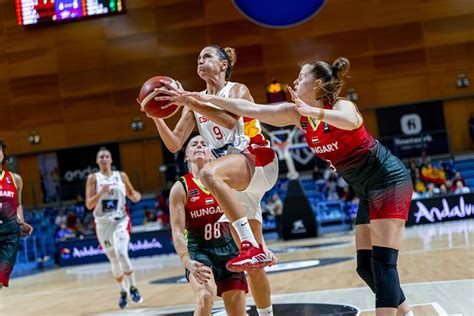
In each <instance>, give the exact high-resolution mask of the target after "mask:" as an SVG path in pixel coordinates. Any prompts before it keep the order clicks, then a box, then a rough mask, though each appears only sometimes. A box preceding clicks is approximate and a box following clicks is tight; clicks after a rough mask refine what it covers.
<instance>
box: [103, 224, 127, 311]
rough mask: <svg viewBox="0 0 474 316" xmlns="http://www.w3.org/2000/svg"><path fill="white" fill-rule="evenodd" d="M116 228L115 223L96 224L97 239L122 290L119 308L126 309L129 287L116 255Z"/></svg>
mask: <svg viewBox="0 0 474 316" xmlns="http://www.w3.org/2000/svg"><path fill="white" fill-rule="evenodd" d="M115 228H116V224H115V223H109V222H105V221H104V222H99V223H96V232H97V239H98V241H99V244H100V246H101V247H102V249H103V250H104V252H105V255H106V256H107V259H109V262H110V266H111V270H112V275H113V277H114V279H115V281H116V282H117V284H118V286H119V289H120V297H119V307H120V308H122V309H123V308H125V307H127V305H128V303H127V291H128V289H127V285H126V282H125V277H124V274H123V272H122V268H121V267H120V262H119V259H118V258H117V255H116V254H115V248H114V231H115Z"/></svg>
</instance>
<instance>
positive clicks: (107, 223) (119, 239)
mask: <svg viewBox="0 0 474 316" xmlns="http://www.w3.org/2000/svg"><path fill="white" fill-rule="evenodd" d="M129 223H130V217H128V216H125V217H123V218H121V219H119V220H114V219H110V218H103V219H102V218H96V219H95V228H96V234H97V239H98V240H99V244H100V246H101V247H102V249H104V251H105V252H108V251H113V250H115V248H122V247H127V248H128V243H129V242H130V233H129V230H128V227H129Z"/></svg>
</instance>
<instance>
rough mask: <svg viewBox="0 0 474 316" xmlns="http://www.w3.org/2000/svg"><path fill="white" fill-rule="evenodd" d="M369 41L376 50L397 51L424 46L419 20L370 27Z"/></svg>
mask: <svg viewBox="0 0 474 316" xmlns="http://www.w3.org/2000/svg"><path fill="white" fill-rule="evenodd" d="M370 43H371V46H372V50H373V51H376V52H398V51H401V50H402V51H404V50H407V49H419V48H421V47H423V46H424V43H423V28H422V24H421V23H420V22H414V23H406V24H399V25H393V26H389V27H387V26H384V27H378V28H373V29H370Z"/></svg>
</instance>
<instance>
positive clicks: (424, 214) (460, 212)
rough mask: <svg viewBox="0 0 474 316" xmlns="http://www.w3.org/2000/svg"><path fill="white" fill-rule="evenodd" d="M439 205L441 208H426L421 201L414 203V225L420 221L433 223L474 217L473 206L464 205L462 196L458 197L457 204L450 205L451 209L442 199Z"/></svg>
mask: <svg viewBox="0 0 474 316" xmlns="http://www.w3.org/2000/svg"><path fill="white" fill-rule="evenodd" d="M441 204H442V208H437V207H431V208H429V206H426V205H425V204H424V203H423V201H416V206H417V207H418V210H417V211H416V212H415V213H414V216H415V223H416V224H418V223H420V221H421V220H422V219H425V220H427V221H428V222H431V223H435V222H442V221H443V220H445V219H453V218H458V219H462V218H466V217H470V216H471V215H474V204H470V203H465V201H464V197H462V196H461V197H459V203H457V204H455V205H452V207H450V206H449V205H448V201H447V200H446V199H444V198H443V199H442V201H441Z"/></svg>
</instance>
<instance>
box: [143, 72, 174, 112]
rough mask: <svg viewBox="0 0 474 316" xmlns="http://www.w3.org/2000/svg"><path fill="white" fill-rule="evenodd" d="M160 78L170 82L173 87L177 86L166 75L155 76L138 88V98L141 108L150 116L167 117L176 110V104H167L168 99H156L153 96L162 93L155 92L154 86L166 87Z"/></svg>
mask: <svg viewBox="0 0 474 316" xmlns="http://www.w3.org/2000/svg"><path fill="white" fill-rule="evenodd" d="M160 80H163V81H166V82H168V83H170V84H171V85H172V86H174V87H176V88H177V87H178V85H177V83H176V81H175V80H173V79H171V78H170V77H166V76H155V77H152V78H150V79H148V80H147V81H146V82H145V83H144V84H143V86H142V88H141V89H140V94H139V96H138V100H139V101H140V105H141V107H142V109H143V110H144V111H145V112H146V113H147V114H148V115H150V116H152V117H155V118H168V117H170V116H172V115H173V114H175V113H176V112H177V111H178V106H177V105H176V104H169V102H168V101H156V100H155V97H157V96H161V95H164V94H161V93H157V92H155V91H154V90H155V89H156V88H162V87H166V86H165V85H163V84H162V83H161V82H160Z"/></svg>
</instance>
